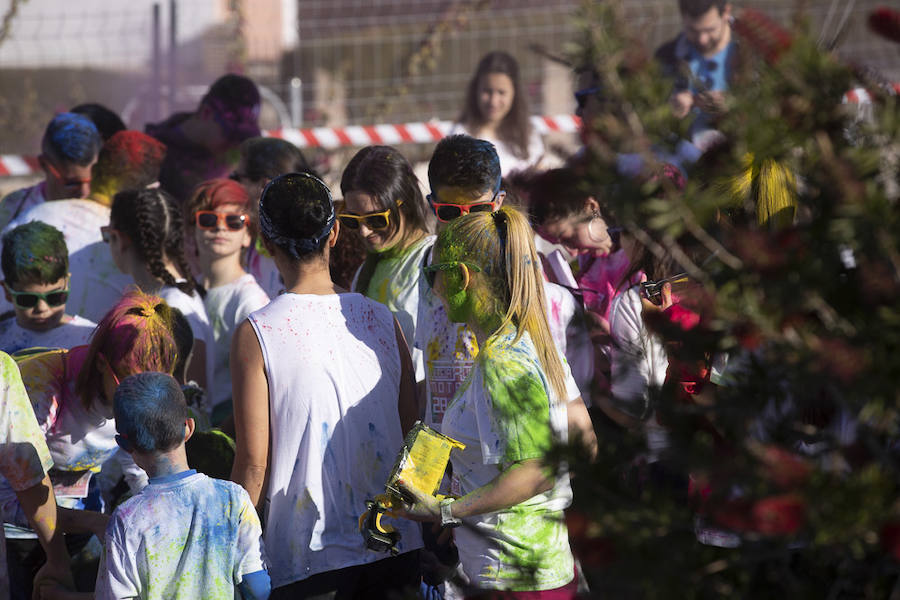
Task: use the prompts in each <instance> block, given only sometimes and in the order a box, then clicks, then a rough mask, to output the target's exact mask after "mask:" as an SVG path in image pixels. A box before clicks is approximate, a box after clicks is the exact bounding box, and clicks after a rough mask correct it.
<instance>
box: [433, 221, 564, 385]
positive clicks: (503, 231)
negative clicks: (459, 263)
mask: <svg viewBox="0 0 900 600" xmlns="http://www.w3.org/2000/svg"><path fill="white" fill-rule="evenodd" d="M492 225H493V227H492ZM494 231H496V234H494ZM450 240H454V241H453V243H452V250H451V249H450V246H451V244H450V243H449V242H450ZM436 247H437V248H438V251H439V253H440V255H441V257H442V259H443V258H444V253H445V252H448V251H449V253H450V254H451V255H452V258H453V259H454V260H470V261H472V262H474V263H476V264H478V265H479V266H480V267H481V268H482V273H481V280H482V281H483V282H484V284H485V285H486V286H488V287H489V288H490V290H489V291H490V293H489V295H490V296H491V297H493V298H496V299H498V302H500V304H501V306H500V307H499V310H500V311H502V312H503V315H502V318H503V320H502V322H501V323H500V326H499V327H498V328H497V332H499V331H502V330H503V329H505V328H506V327H507V326H508V325H513V326H514V327H515V328H516V337H515V340H514V342H518V341H519V339H521V337H522V335H524V333H525V332H528V334H529V336H530V337H531V341H532V343H533V344H534V347H535V350H536V351H537V354H538V358H539V359H540V362H541V366H542V367H543V369H544V372H545V374H546V375H547V379H548V381H549V382H550V385H551V387H552V389H553V392H554V393H555V394H556V397H557V398H559V399H561V400H564V399H565V398H566V384H565V369H564V368H563V365H562V361H561V360H560V357H559V351H558V350H557V348H556V344H555V342H554V341H553V336H552V335H551V333H550V325H549V324H548V323H547V301H546V299H545V297H544V277H543V274H542V272H541V261H540V260H539V259H538V257H537V250H536V249H535V247H534V233H533V231H532V229H531V225H530V224H529V222H528V219H527V218H526V217H525V216H524V215H523V214H522V213H521V212H519V211H518V210H516V209H514V208H511V207H506V206H501V207H500V209H498V210H496V211H494V212H492V213H469V214H468V215H464V216H462V217H459V218H458V219H454V220H453V221H451V222H450V223H449V224H448V225H447V227H446V228H445V229H444V230H443V231H442V232H441V234H440V235H439V236H438V241H437V245H436ZM497 332H494V333H497Z"/></svg>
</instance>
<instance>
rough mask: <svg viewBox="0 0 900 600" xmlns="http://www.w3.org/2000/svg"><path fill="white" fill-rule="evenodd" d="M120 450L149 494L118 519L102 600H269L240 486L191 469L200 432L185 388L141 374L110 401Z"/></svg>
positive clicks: (255, 525) (252, 518)
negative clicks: (145, 478)
mask: <svg viewBox="0 0 900 600" xmlns="http://www.w3.org/2000/svg"><path fill="white" fill-rule="evenodd" d="M113 411H114V414H115V418H116V431H118V432H119V435H117V436H116V441H117V442H118V443H119V445H120V447H121V448H122V449H123V450H124V451H125V452H128V453H129V454H131V456H132V457H133V458H134V461H135V462H136V463H137V464H138V465H139V466H140V467H141V468H143V469H144V470H145V471H146V472H147V475H149V476H150V484H149V485H148V486H147V487H146V488H144V490H143V491H141V493H140V494H138V495H137V496H135V497H133V498H131V499H129V500H127V501H126V502H124V503H123V504H121V505H120V506H119V507H117V508H116V510H115V511H114V512H113V514H112V517H111V519H110V522H109V526H108V527H107V530H106V550H105V552H104V555H103V559H102V560H101V563H100V570H99V572H98V574H97V586H96V591H95V597H96V598H98V599H113V598H141V599H142V600H155V599H163V598H165V599H167V600H169V599H188V598H191V599H193V598H227V599H228V600H231V599H232V598H233V597H234V596H235V588H238V589H239V590H240V593H241V595H242V596H243V598H245V599H253V600H256V599H265V598H268V597H269V592H270V591H271V583H270V580H269V574H268V572H267V570H266V567H265V563H264V560H265V559H264V556H263V541H262V529H261V527H260V523H259V517H258V516H257V514H256V509H255V508H254V507H253V504H251V502H250V497H249V496H248V495H247V492H246V491H245V490H244V488H242V487H241V486H239V485H237V484H235V483H232V482H230V481H222V480H220V479H212V478H210V477H207V476H206V475H203V474H202V473H197V472H196V471H194V470H193V469H189V468H188V464H187V458H186V454H185V449H184V443H185V441H187V439H188V438H190V437H191V434H193V432H194V420H193V419H191V418H190V417H188V409H187V405H186V403H185V399H184V394H183V393H182V391H181V386H180V385H179V384H178V382H176V381H175V379H174V378H173V377H171V376H170V375H167V374H164V373H152V372H147V373H139V374H137V375H132V376H130V377H128V378H126V379H125V380H123V381H122V383H121V384H120V385H119V387H118V389H117V390H116V393H115V396H114V400H113Z"/></svg>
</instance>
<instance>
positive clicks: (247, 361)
mask: <svg viewBox="0 0 900 600" xmlns="http://www.w3.org/2000/svg"><path fill="white" fill-rule="evenodd" d="M231 383H232V390H233V397H234V428H235V442H236V450H235V457H234V467H233V468H232V470H231V480H232V481H234V482H236V483H238V484H240V485H242V486H243V487H244V489H245V490H247V493H248V494H250V500H251V501H252V502H253V505H254V506H256V507H257V508H260V507H261V506H262V503H263V502H262V500H263V497H264V493H265V487H266V479H267V476H268V470H269V383H268V380H267V378H266V372H265V361H264V360H263V355H262V349H261V348H260V345H259V340H258V339H257V338H256V332H255V331H254V330H253V325H251V324H250V321H249V320H248V321H244V322H243V323H241V324H240V325H239V326H238V328H237V330H235V332H234V337H233V338H232V342H231Z"/></svg>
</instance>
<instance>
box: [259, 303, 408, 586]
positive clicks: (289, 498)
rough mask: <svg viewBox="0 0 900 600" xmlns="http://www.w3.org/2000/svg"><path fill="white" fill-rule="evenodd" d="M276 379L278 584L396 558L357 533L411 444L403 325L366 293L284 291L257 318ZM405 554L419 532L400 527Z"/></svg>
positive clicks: (269, 536) (273, 480)
mask: <svg viewBox="0 0 900 600" xmlns="http://www.w3.org/2000/svg"><path fill="white" fill-rule="evenodd" d="M249 318H250V323H251V324H252V325H253V328H254V330H255V331H256V336H257V338H258V339H259V344H260V347H261V348H262V353H263V359H264V360H265V368H266V376H267V378H268V382H269V411H270V416H269V422H270V424H271V444H272V450H271V457H270V461H269V485H268V490H267V493H266V500H267V508H266V514H267V517H266V528H265V533H264V539H265V547H266V555H267V557H268V561H269V574H270V576H271V577H272V587H279V586H283V585H287V584H289V583H292V582H294V581H299V580H302V579H306V578H307V577H309V576H311V575H315V574H317V573H321V572H325V571H333V570H336V569H341V568H344V567H348V566H352V565H358V564H364V563H369V562H373V561H375V560H380V559H382V558H387V555H386V554H381V553H376V552H372V551H370V550H367V549H366V548H365V545H364V542H363V537H362V535H361V534H360V533H359V530H358V519H359V516H360V515H361V514H362V513H363V512H364V511H365V510H366V505H365V501H366V499H371V498H373V497H374V496H375V495H376V494H380V493H383V492H384V484H385V482H386V481H387V478H388V475H389V474H390V471H391V468H392V467H393V465H394V460H395V458H396V455H397V452H398V451H399V449H400V446H401V445H402V443H403V435H402V432H401V429H400V417H399V414H398V409H397V402H398V398H399V393H400V371H401V367H400V353H399V350H398V348H397V337H396V332H395V329H394V318H393V316H392V315H391V312H390V311H389V310H388V309H387V307H385V306H384V305H382V304H379V303H377V302H375V301H373V300H370V299H368V298H366V297H365V296H363V295H361V294H355V293H350V294H334V295H328V296H319V295H305V294H302V295H301V294H283V295H281V296H278V297H277V298H275V299H274V300H273V301H272V302H270V303H269V304H268V305H266V306H265V307H263V308H261V309H260V310H258V311H256V312H254V313H251V314H250V317H249ZM391 524H392V525H394V526H395V527H396V528H397V529H398V530H399V531H400V533H401V536H402V540H401V542H400V546H399V549H400V552H408V551H411V550H415V549H417V548H420V547H421V546H422V540H421V535H420V533H419V530H418V527H417V526H416V524H414V523H412V522H410V521H406V520H403V519H397V520H391Z"/></svg>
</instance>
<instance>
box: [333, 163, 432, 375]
mask: <svg viewBox="0 0 900 600" xmlns="http://www.w3.org/2000/svg"><path fill="white" fill-rule="evenodd" d="M341 193H342V194H343V195H344V204H343V209H342V212H341V213H340V214H339V215H338V219H340V221H341V225H343V226H344V227H345V228H347V229H352V230H355V231H358V232H359V233H360V236H361V237H362V239H363V243H364V244H365V246H366V252H367V256H366V260H365V262H363V264H362V265H361V266H360V268H359V270H358V271H357V272H356V277H355V278H354V280H353V285H352V289H353V291H354V292H359V293H361V294H364V295H366V296H368V297H369V298H371V299H373V300H377V301H378V302H381V303H382V304H384V305H386V306H387V307H388V308H389V309H391V312H392V313H394V316H395V317H396V318H397V321H398V322H399V323H400V327H401V328H402V329H403V335H404V336H405V337H406V340H407V343H410V344H411V343H412V341H413V340H414V339H415V328H416V318H417V316H418V312H419V278H420V276H421V266H422V261H423V260H424V257H425V254H426V253H427V252H428V250H429V249H430V248H431V246H432V245H433V244H434V236H433V235H431V234H430V226H429V225H430V224H429V221H428V218H427V216H426V215H427V214H428V213H427V212H426V205H425V200H424V198H422V192H421V190H420V189H419V181H418V179H417V178H416V176H415V174H414V173H413V170H412V166H411V165H410V164H409V162H408V161H407V160H406V159H405V158H404V157H403V155H402V154H400V153H399V152H398V151H397V150H395V149H394V148H391V147H389V146H368V147H366V148H363V149H362V150H360V151H359V152H358V153H357V154H356V156H354V157H353V159H352V160H351V161H350V163H349V164H348V165H347V168H346V169H345V170H344V174H343V176H342V177H341ZM413 362H414V363H415V365H416V371H417V373H418V374H419V375H420V376H421V377H420V378H424V376H425V375H424V371H423V370H422V368H421V362H422V360H421V351H419V350H417V349H414V350H413Z"/></svg>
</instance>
